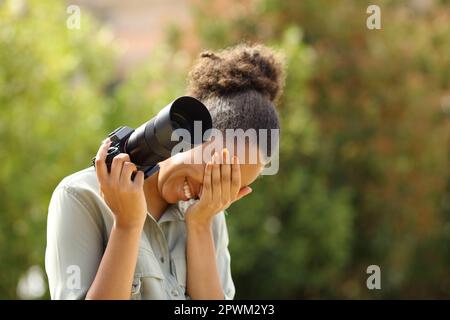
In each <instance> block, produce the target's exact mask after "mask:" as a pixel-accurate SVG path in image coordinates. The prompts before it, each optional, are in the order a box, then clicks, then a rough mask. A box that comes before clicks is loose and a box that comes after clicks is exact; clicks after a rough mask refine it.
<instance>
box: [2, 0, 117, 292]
mask: <svg viewBox="0 0 450 320" xmlns="http://www.w3.org/2000/svg"><path fill="white" fill-rule="evenodd" d="M67 17H68V15H67V14H66V8H65V7H64V6H63V5H62V4H61V2H60V1H56V0H52V1H26V2H25V1H23V2H17V1H6V2H3V3H1V4H0V61H1V63H0V141H1V143H0V144H1V146H2V149H3V151H2V152H1V153H0V162H1V163H2V165H1V166H0V212H1V213H2V218H1V219H0V246H1V249H0V268H1V270H2V272H1V273H0V297H2V298H15V297H16V286H17V281H18V279H19V277H20V275H21V274H23V272H24V271H26V270H27V269H28V268H29V267H30V266H32V265H36V264H38V265H40V266H42V267H43V260H44V249H45V243H46V241H45V234H46V233H45V224H46V216H47V214H46V213H47V206H48V203H49V200H50V196H51V193H52V191H53V189H54V188H55V186H56V184H57V183H58V182H59V180H61V178H62V177H64V176H65V175H68V174H70V173H72V172H74V171H76V170H78V169H81V168H84V167H87V166H89V164H90V159H91V158H92V156H93V155H95V152H96V149H97V148H98V145H99V143H100V141H101V138H102V136H103V135H104V131H105V129H104V122H103V114H104V113H105V112H106V111H107V110H108V106H109V103H108V99H107V98H106V95H105V88H106V87H107V84H108V83H109V81H110V80H111V79H112V78H113V76H112V73H113V72H114V64H113V49H114V48H113V47H112V46H111V44H110V43H109V41H108V37H107V34H105V32H104V31H103V30H101V29H99V28H98V26H97V25H96V24H94V23H93V22H92V20H91V19H89V17H88V16H87V15H83V17H82V24H81V29H80V30H77V29H75V30H69V29H67V28H66V18H67Z"/></svg>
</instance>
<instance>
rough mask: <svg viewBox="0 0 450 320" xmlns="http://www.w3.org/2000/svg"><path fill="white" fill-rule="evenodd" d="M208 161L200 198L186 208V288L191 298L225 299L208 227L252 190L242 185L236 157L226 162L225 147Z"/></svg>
mask: <svg viewBox="0 0 450 320" xmlns="http://www.w3.org/2000/svg"><path fill="white" fill-rule="evenodd" d="M218 157H219V155H218V154H215V155H214V158H213V163H207V164H206V167H205V174H204V180H203V186H202V192H201V196H200V201H198V202H197V203H195V204H193V205H192V206H191V207H189V209H188V210H187V211H186V228H187V248H186V254H187V291H188V294H189V296H190V297H191V298H192V299H224V292H223V289H222V286H221V283H220V277H219V272H218V269H217V262H216V251H215V248H214V239H213V234H212V230H211V225H212V221H213V217H214V216H215V215H216V214H217V213H218V212H220V211H222V210H224V209H226V208H227V207H228V206H229V205H230V204H231V203H233V202H235V201H237V200H239V199H240V198H242V197H244V196H245V195H247V194H249V193H250V192H251V191H252V190H251V189H250V188H249V187H244V188H242V189H240V187H241V174H240V167H239V163H238V160H237V158H236V157H233V164H232V165H231V164H229V161H228V151H227V150H226V149H224V150H223V152H222V157H223V163H224V164H219V161H218Z"/></svg>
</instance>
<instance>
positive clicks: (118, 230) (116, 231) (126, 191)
mask: <svg viewBox="0 0 450 320" xmlns="http://www.w3.org/2000/svg"><path fill="white" fill-rule="evenodd" d="M108 147H109V143H108V142H106V143H103V145H102V146H101V147H100V149H99V152H98V154H97V159H96V163H95V166H96V172H97V179H98V180H99V184H100V189H101V193H102V196H103V198H104V199H105V201H106V203H107V204H108V206H109V207H110V208H111V210H112V211H113V214H114V225H113V228H112V230H111V234H110V237H109V241H108V245H107V247H106V250H105V253H104V255H103V258H102V260H101V262H100V266H99V268H98V270H97V274H96V276H95V279H94V281H93V283H92V285H91V287H90V288H89V291H88V293H87V295H86V299H129V298H130V295H131V286H132V281H133V274H134V271H135V267H136V260H137V255H138V250H139V241H140V238H141V232H142V227H143V225H144V222H145V216H146V214H147V209H146V202H145V196H144V193H143V189H142V185H143V183H144V176H143V173H142V172H138V173H137V174H136V177H135V179H134V181H131V174H132V173H133V171H135V170H136V166H135V165H134V164H132V163H131V162H130V158H129V156H128V155H127V154H120V155H118V156H116V157H115V158H114V160H113V163H112V165H111V173H108V171H107V168H106V164H105V157H106V153H107V150H108Z"/></svg>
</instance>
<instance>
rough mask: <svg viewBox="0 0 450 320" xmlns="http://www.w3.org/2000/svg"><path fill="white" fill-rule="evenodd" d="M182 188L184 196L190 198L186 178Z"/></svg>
mask: <svg viewBox="0 0 450 320" xmlns="http://www.w3.org/2000/svg"><path fill="white" fill-rule="evenodd" d="M183 190H184V195H185V196H186V198H187V199H188V200H189V199H191V198H192V194H191V190H190V188H189V184H188V183H187V180H186V179H185V180H184V185H183Z"/></svg>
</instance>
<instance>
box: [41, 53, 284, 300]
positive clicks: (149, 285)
mask: <svg viewBox="0 0 450 320" xmlns="http://www.w3.org/2000/svg"><path fill="white" fill-rule="evenodd" d="M282 69H283V65H282V61H281V60H280V59H279V58H277V56H276V55H275V53H274V52H272V51H271V50H270V49H269V48H266V47H264V46H246V45H241V46H237V47H233V48H230V49H227V50H225V51H221V52H218V53H213V52H205V53H202V54H201V57H200V59H199V60H198V62H197V64H196V65H195V66H194V67H193V70H192V71H191V73H190V78H189V90H188V91H189V94H190V95H192V96H193V97H195V98H197V99H199V100H200V101H201V102H203V103H204V104H205V105H206V106H207V107H208V109H209V112H210V114H211V117H212V120H213V127H214V128H216V129H219V130H221V131H225V130H226V129H238V128H239V129H243V130H247V129H255V130H259V129H269V130H270V129H278V128H279V120H278V116H277V113H276V111H275V109H274V105H273V102H274V101H275V100H276V98H277V97H278V95H279V93H280V91H281V88H282V85H283V83H282V82H283V75H282V73H283V72H282V71H283V70H282ZM109 145H110V141H109V140H108V139H107V140H105V141H104V142H103V143H102V145H101V146H100V148H99V150H98V153H97V156H96V160H95V168H94V167H90V168H88V169H85V170H82V171H80V172H78V173H75V174H73V175H71V176H69V177H66V178H65V179H64V180H63V181H62V182H61V183H60V184H59V185H58V186H57V188H56V189H55V191H54V193H53V196H52V199H51V202H50V206H49V214H48V226H47V249H46V259H45V263H46V271H47V275H48V279H49V286H50V293H51V297H52V299H130V298H132V299H189V298H190V299H224V298H225V299H232V298H233V297H234V294H235V289H234V284H233V281H232V278H231V270H230V254H229V251H228V232H227V228H226V222H225V216H224V210H225V209H226V208H227V207H229V206H230V205H231V204H232V203H233V202H235V201H237V200H239V199H242V198H243V197H245V196H246V195H248V194H249V193H250V192H251V191H252V189H251V188H250V187H249V185H250V184H251V183H252V182H253V181H254V180H255V179H256V178H257V176H258V175H259V174H260V173H261V171H262V169H263V167H264V161H262V160H261V159H262V157H258V159H259V161H258V162H257V163H255V164H253V163H248V161H247V160H248V155H247V153H251V152H254V151H256V152H257V153H258V154H259V153H260V149H259V148H260V145H259V143H257V144H256V145H253V144H251V143H247V144H246V145H245V150H246V152H245V153H246V154H245V156H244V157H240V158H238V157H237V156H236V154H230V152H229V151H228V149H226V148H224V149H223V150H219V151H220V152H216V153H214V154H211V155H207V157H206V158H205V156H204V154H203V153H202V154H201V158H202V159H203V162H202V163H194V164H192V163H190V161H189V160H191V159H192V158H195V156H196V153H197V152H202V151H201V150H202V148H201V147H202V145H200V146H199V147H195V148H193V149H191V150H189V151H185V152H182V153H179V154H177V155H175V156H172V157H170V158H168V159H166V160H164V161H161V162H160V163H159V168H160V169H159V171H158V172H156V173H154V174H153V175H151V176H149V177H148V178H147V179H144V173H143V172H142V171H137V173H136V176H135V177H134V180H132V179H131V177H132V174H133V172H136V170H137V168H136V166H135V164H133V163H132V162H131V161H130V157H129V155H127V154H125V153H121V154H119V155H117V156H116V157H114V159H113V161H112V164H111V168H110V170H108V169H107V166H106V163H105V158H106V154H107V151H108V147H109ZM242 214H245V212H242ZM237 218H238V217H237Z"/></svg>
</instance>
